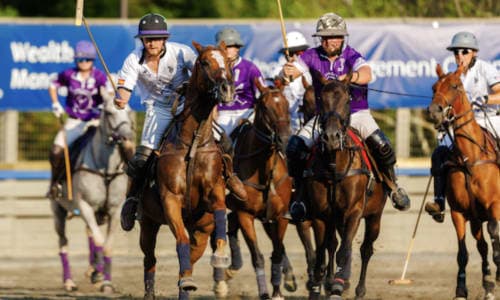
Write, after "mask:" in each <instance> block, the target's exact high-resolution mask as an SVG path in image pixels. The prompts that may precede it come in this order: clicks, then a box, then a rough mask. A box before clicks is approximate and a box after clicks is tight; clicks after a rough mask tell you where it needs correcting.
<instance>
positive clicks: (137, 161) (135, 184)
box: [120, 146, 153, 231]
mask: <svg viewBox="0 0 500 300" xmlns="http://www.w3.org/2000/svg"><path fill="white" fill-rule="evenodd" d="M152 152H153V149H151V148H148V147H144V146H139V147H137V149H136V152H135V154H134V157H133V158H132V159H131V160H130V161H129V163H128V165H127V170H126V172H127V174H128V176H129V184H128V191H127V199H126V200H125V203H124V204H123V207H122V210H121V218H120V224H121V226H122V229H123V230H125V231H130V230H132V228H134V225H135V220H136V217H137V206H138V205H139V201H140V192H141V191H142V188H143V186H144V180H145V179H144V178H145V177H146V174H145V173H146V167H147V164H146V162H147V161H148V158H149V156H150V155H151V153H152Z"/></svg>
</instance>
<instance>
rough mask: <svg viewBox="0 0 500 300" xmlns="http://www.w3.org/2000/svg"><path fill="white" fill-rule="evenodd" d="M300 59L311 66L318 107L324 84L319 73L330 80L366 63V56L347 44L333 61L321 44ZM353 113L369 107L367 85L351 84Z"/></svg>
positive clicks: (306, 52)
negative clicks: (357, 85) (356, 85)
mask: <svg viewBox="0 0 500 300" xmlns="http://www.w3.org/2000/svg"><path fill="white" fill-rule="evenodd" d="M300 60H302V62H303V63H304V64H305V65H306V66H307V67H308V68H309V71H310V73H311V76H312V79H313V86H314V92H315V93H316V107H318V105H319V101H320V98H319V95H321V89H322V87H323V86H322V85H321V82H320V78H319V75H318V72H319V74H321V75H322V76H323V77H324V78H326V79H328V80H330V79H335V78H337V77H338V76H341V75H344V74H347V73H349V71H351V70H352V71H355V70H356V69H357V68H359V66H361V65H362V64H366V61H365V59H364V57H363V56H362V55H361V54H359V53H358V52H357V51H356V50H354V49H353V48H351V47H350V46H346V47H345V48H344V50H343V51H342V53H341V54H340V56H339V57H338V58H337V59H336V60H335V61H333V62H331V61H330V60H328V57H327V56H326V54H325V52H324V50H323V48H322V47H321V46H319V47H316V48H310V49H308V50H306V51H305V52H304V53H302V55H301V56H300ZM350 93H351V99H352V101H351V113H354V112H357V111H359V110H362V109H367V108H368V90H367V85H361V86H360V87H359V88H357V87H354V86H351V88H350Z"/></svg>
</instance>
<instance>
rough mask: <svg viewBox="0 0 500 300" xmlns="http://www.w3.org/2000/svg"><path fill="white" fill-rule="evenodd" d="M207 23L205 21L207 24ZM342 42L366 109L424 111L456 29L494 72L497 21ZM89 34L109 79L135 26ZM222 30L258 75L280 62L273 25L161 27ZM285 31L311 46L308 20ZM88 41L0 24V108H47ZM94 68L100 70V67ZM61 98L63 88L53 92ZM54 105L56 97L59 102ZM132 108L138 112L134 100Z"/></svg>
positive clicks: (448, 61)
mask: <svg viewBox="0 0 500 300" xmlns="http://www.w3.org/2000/svg"><path fill="white" fill-rule="evenodd" d="M207 22H210V21H207ZM347 22H348V31H349V37H348V39H347V42H348V43H349V44H350V45H351V46H353V47H354V48H355V49H357V50H358V51H359V52H360V53H362V54H363V55H364V56H365V57H366V59H367V60H368V61H369V63H370V65H371V67H372V71H373V81H372V83H371V84H370V85H369V87H370V89H371V90H370V92H369V102H370V106H371V107H372V108H385V107H391V108H395V107H424V106H426V105H428V103H429V101H430V98H429V97H430V96H431V94H432V90H431V87H432V85H433V83H434V82H435V81H436V75H435V68H436V65H437V64H438V63H439V64H441V65H442V66H443V67H444V70H445V71H446V72H447V71H452V70H454V68H455V63H454V57H453V55H452V53H451V52H449V51H446V46H448V45H449V43H450V41H451V37H452V36H453V35H454V34H455V33H456V32H459V31H464V30H465V31H471V32H473V33H474V34H475V35H476V36H477V38H478V39H479V45H480V52H479V57H480V58H481V59H483V60H486V61H490V62H492V63H493V64H494V65H496V67H497V69H499V70H500V39H498V32H500V22H498V21H496V22H487V23H485V22H477V21H474V22H472V21H470V22H469V21H463V22H457V21H446V22H437V21H434V22H432V21H418V22H413V23H402V22H400V21H380V20H377V21H371V20H364V21H361V20H347ZM90 23H91V25H90V29H91V31H92V33H93V35H94V37H95V40H96V42H97V45H98V47H99V49H100V50H101V52H102V55H103V57H104V59H105V61H106V64H107V65H108V67H109V70H110V71H111V73H116V72H117V71H118V70H119V69H120V68H121V65H122V63H123V60H124V59H125V57H126V56H127V55H128V54H129V53H130V52H131V51H132V50H133V49H134V47H137V46H140V41H139V40H137V39H134V38H133V37H134V35H135V34H136V30H137V29H136V24H123V23H114V24H97V23H94V22H92V21H90ZM226 26H232V27H234V28H236V29H237V30H238V31H239V32H240V33H241V35H242V38H243V41H244V43H245V47H244V48H242V51H241V53H242V56H243V57H245V58H247V59H250V60H252V61H253V62H255V63H256V64H257V65H258V66H259V68H260V69H261V71H262V72H263V73H264V75H265V76H271V75H273V74H274V73H275V72H277V70H279V66H280V65H281V64H282V63H283V62H284V58H283V57H280V55H279V52H278V51H279V50H280V49H281V48H282V46H283V41H282V36H281V31H280V25H279V23H278V22H276V21H262V22H258V21H254V22H251V23H247V24H243V23H234V24H230V23H227V24H224V23H220V21H218V22H217V23H214V24H213V25H210V24H208V25H207V24H201V23H195V24H188V23H184V22H173V23H172V24H169V31H170V32H171V34H172V35H171V37H170V40H171V41H175V42H180V43H184V44H188V45H190V46H192V45H191V41H193V40H194V41H197V42H199V43H201V44H213V43H214V37H215V34H216V32H217V31H218V30H219V29H221V28H223V27H226ZM286 27H287V30H288V31H291V30H298V31H301V32H302V33H304V35H305V36H306V38H307V39H308V41H309V43H310V46H316V45H318V42H319V41H318V40H315V39H313V38H312V37H311V35H312V33H313V32H314V29H315V22H313V21H307V22H290V23H287V24H286ZM82 39H89V37H88V35H87V32H86V30H85V28H84V27H76V26H73V25H69V24H47V23H44V24H31V23H30V24H22V23H16V24H5V23H2V24H0V62H1V66H2V72H1V73H0V110H6V109H15V110H20V111H35V110H48V109H49V108H50V98H49V96H48V92H47V88H48V85H49V82H50V81H51V80H52V79H53V78H55V76H56V74H57V73H58V72H60V71H62V70H64V69H66V68H70V67H72V66H74V61H73V55H74V51H73V46H74V45H75V44H76V42H78V41H79V40H82ZM96 65H97V67H99V68H101V69H102V66H101V64H100V62H98V61H96ZM60 94H61V97H63V96H64V90H62V91H61V93H60ZM61 99H62V98H61ZM131 104H132V107H133V108H135V109H140V105H139V101H138V99H137V98H136V97H134V98H133V99H132V102H131Z"/></svg>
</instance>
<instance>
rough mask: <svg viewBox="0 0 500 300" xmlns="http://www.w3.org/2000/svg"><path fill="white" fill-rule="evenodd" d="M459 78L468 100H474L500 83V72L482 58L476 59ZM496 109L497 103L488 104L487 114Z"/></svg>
mask: <svg viewBox="0 0 500 300" xmlns="http://www.w3.org/2000/svg"><path fill="white" fill-rule="evenodd" d="M460 79H461V80H462V84H463V85H464V89H465V92H466V93H467V97H468V98H469V101H474V100H475V99H477V98H478V97H481V96H485V95H488V94H491V93H492V90H491V87H492V86H494V85H495V84H497V83H500V72H498V71H497V69H496V68H495V67H494V66H492V65H491V64H489V63H487V62H485V61H484V60H481V59H477V60H476V63H475V64H474V66H472V68H471V69H469V71H467V73H466V74H462V75H460ZM497 109H498V105H488V115H490V113H492V114H494V113H496V110H497ZM481 114H482V113H481ZM476 117H477V113H476Z"/></svg>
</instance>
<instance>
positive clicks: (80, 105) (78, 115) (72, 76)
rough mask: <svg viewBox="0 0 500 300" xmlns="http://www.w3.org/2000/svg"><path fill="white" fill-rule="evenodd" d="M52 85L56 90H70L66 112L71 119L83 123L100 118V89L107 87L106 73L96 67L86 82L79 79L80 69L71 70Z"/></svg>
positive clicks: (59, 75) (58, 77) (62, 73)
mask: <svg viewBox="0 0 500 300" xmlns="http://www.w3.org/2000/svg"><path fill="white" fill-rule="evenodd" d="M52 85H53V86H55V87H56V88H59V87H61V86H65V87H67V88H68V95H67V96H66V104H65V110H66V113H67V114H68V115H69V116H70V117H71V118H75V119H80V120H83V121H88V120H91V119H97V118H99V115H100V111H99V109H98V106H99V104H101V103H102V97H101V95H100V93H99V88H100V87H101V86H106V75H105V74H104V72H102V71H101V70H98V69H96V68H95V67H94V68H93V69H92V72H91V74H90V76H89V77H88V78H87V79H85V80H84V79H81V78H79V76H78V69H76V68H71V69H67V70H65V71H63V72H61V73H59V74H58V76H57V79H56V80H54V81H53V82H52Z"/></svg>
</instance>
